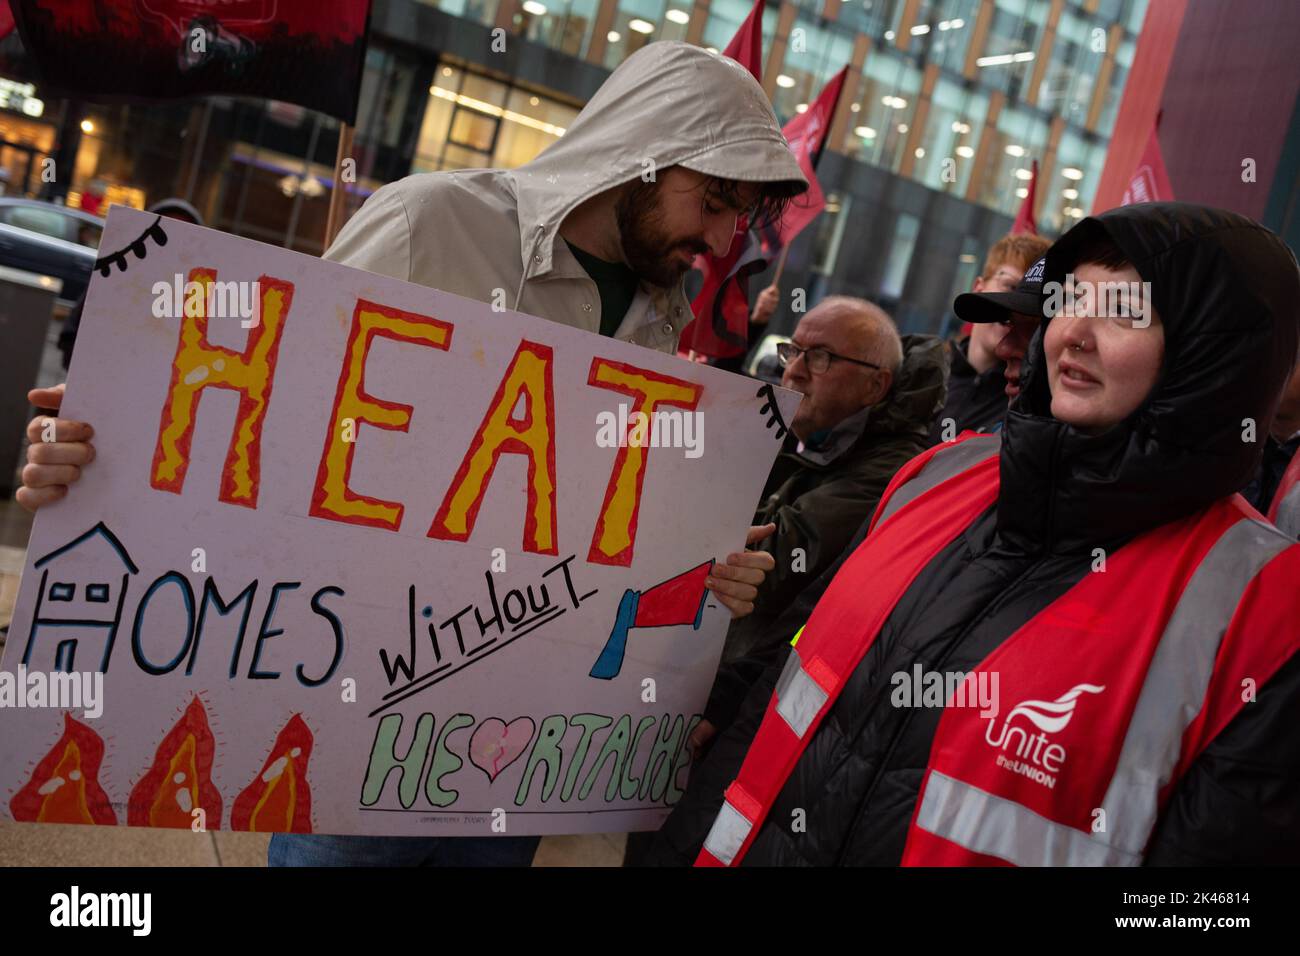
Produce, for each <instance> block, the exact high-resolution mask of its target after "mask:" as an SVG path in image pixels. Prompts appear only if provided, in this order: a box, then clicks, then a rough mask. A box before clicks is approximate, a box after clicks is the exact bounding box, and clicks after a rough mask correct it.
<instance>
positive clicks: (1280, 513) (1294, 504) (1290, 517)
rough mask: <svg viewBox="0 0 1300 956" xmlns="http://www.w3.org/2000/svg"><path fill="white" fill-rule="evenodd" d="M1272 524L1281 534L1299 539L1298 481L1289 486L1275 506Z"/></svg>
mask: <svg viewBox="0 0 1300 956" xmlns="http://www.w3.org/2000/svg"><path fill="white" fill-rule="evenodd" d="M1273 523H1274V524H1275V525H1277V526H1278V528H1279V529H1280V530H1281V531H1282V533H1283V534H1288V535H1290V536H1291V537H1293V538H1300V481H1297V482H1296V483H1295V484H1294V485H1292V486H1291V488H1290V490H1289V491H1287V493H1286V497H1285V498H1283V499H1282V501H1281V503H1280V504H1279V505H1278V506H1277V520H1276V521H1274V522H1273Z"/></svg>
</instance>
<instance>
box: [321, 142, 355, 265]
mask: <svg viewBox="0 0 1300 956" xmlns="http://www.w3.org/2000/svg"><path fill="white" fill-rule="evenodd" d="M355 132H356V130H355V129H354V128H353V127H352V125H351V124H349V123H342V124H340V126H339V151H338V155H337V156H336V157H335V158H334V188H333V190H332V191H331V192H330V206H329V214H328V215H327V216H326V218H325V248H326V249H328V248H329V247H330V244H331V243H333V242H334V237H335V236H337V235H338V234H339V230H340V229H342V228H343V204H344V201H345V200H346V198H347V195H346V192H345V191H344V189H343V162H344V160H346V159H348V154H350V153H351V152H352V136H353V134H354V133H355Z"/></svg>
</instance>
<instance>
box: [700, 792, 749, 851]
mask: <svg viewBox="0 0 1300 956" xmlns="http://www.w3.org/2000/svg"><path fill="white" fill-rule="evenodd" d="M753 828H754V825H753V824H752V823H750V822H749V821H748V820H746V819H745V818H744V816H743V815H742V814H741V812H740V811H739V810H737V809H736V808H735V807H733V806H732V805H731V804H729V803H727V801H725V800H724V801H722V809H721V810H719V811H718V818H717V819H716V820H714V821H713V827H712V829H710V830H709V835H708V837H707V838H706V839H705V841H704V849H706V850H708V851H709V853H710V854H712V855H713V858H714V859H715V860H717V861H718V862H719V863H721V864H722V865H723V866H731V862H732V860H734V859H735V858H736V854H737V853H739V852H740V848H741V847H742V846H744V845H745V841H746V840H747V839H749V831H750V830H752V829H753Z"/></svg>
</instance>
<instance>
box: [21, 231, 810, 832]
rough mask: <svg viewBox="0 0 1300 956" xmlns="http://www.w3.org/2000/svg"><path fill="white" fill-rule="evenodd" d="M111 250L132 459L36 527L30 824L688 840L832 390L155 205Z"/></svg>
mask: <svg viewBox="0 0 1300 956" xmlns="http://www.w3.org/2000/svg"><path fill="white" fill-rule="evenodd" d="M438 241H449V240H448V237H445V236H444V237H438ZM467 241H468V240H467ZM101 253H103V256H102V258H101V260H100V262H99V269H98V271H97V273H96V274H95V275H94V277H93V279H92V282H91V286H90V292H89V298H88V300H87V305H86V309H85V317H84V319H83V323H82V327H81V332H80V334H79V339H78V344H77V352H76V358H75V360H74V362H73V367H72V369H71V375H70V380H69V386H68V392H67V396H66V398H65V400H64V406H63V407H64V414H65V416H66V417H70V418H75V419H82V420H86V421H89V422H91V423H92V424H93V426H94V428H95V447H96V450H97V457H96V459H95V461H94V462H93V463H92V464H91V465H89V466H88V467H87V468H86V469H85V474H84V476H83V479H82V481H81V482H80V483H79V484H78V486H77V487H75V488H74V489H73V492H72V494H70V495H69V497H68V498H67V499H66V500H64V501H62V502H60V503H58V504H56V505H54V506H52V507H49V508H47V509H45V510H43V511H42V512H41V513H40V515H39V516H38V518H37V520H36V524H35V528H34V531H33V534H32V539H31V544H30V546H29V550H28V564H27V566H26V568H25V571H24V574H23V579H22V586H21V591H20V594H19V599H18V604H17V608H16V611H15V615H14V618H13V623H12V625H11V627H10V630H9V636H8V641H7V644H6V647H5V656H4V660H3V671H4V672H5V674H7V675H9V678H10V679H9V682H8V686H9V688H10V694H9V699H8V700H6V698H5V694H4V686H5V685H4V684H3V683H0V797H3V799H4V811H5V812H6V813H7V814H8V815H9V816H11V817H12V818H13V819H15V820H26V821H47V822H80V823H87V824H97V825H124V824H125V825H132V826H157V827H181V828H188V829H200V828H203V829H235V830H260V831H293V832H317V833H357V834H362V833H368V834H412V835H415V834H420V835H433V834H444V835H470V834H477V835H487V834H490V833H509V834H542V833H575V832H584V831H623V830H630V829H646V828H653V827H656V826H658V824H659V823H660V822H661V821H662V819H663V817H664V816H665V815H666V814H667V812H668V808H670V807H671V806H672V804H673V803H674V802H675V801H676V800H677V799H678V797H679V796H680V794H681V792H682V788H683V787H684V785H685V780H686V776H687V773H688V769H689V768H688V764H689V760H690V755H689V753H688V751H687V749H686V748H685V746H684V741H685V740H686V737H687V736H688V734H689V733H690V731H691V730H692V729H693V727H694V726H695V724H696V723H697V722H698V720H699V714H700V709H701V707H702V705H703V703H704V701H705V699H706V696H707V692H708V690H709V688H710V686H711V684H712V681H713V676H714V672H715V669H716V666H717V663H718V658H719V655H720V653H721V647H722V640H723V635H724V632H725V630H726V625H727V621H728V619H729V613H728V612H727V610H726V609H725V608H724V607H722V606H721V604H720V603H719V602H718V601H717V599H716V598H714V597H713V596H712V594H711V592H709V591H707V590H706V589H705V586H704V585H705V579H706V578H707V577H708V574H709V570H710V567H711V566H712V562H713V561H714V560H715V559H718V558H723V557H725V555H726V553H727V552H729V551H734V550H739V549H740V548H741V546H742V544H743V534H744V530H745V528H746V527H747V526H748V524H749V521H750V518H751V517H752V512H753V508H754V505H755V503H756V501H757V499H758V496H759V494H760V493H761V488H762V484H763V481H764V478H765V476H766V475H767V472H768V470H769V468H770V466H771V463H772V460H773V458H774V457H775V455H776V453H777V451H778V450H779V447H780V439H779V436H780V435H781V434H783V431H784V423H785V422H787V421H789V420H790V417H791V415H792V413H793V410H794V407H795V405H796V404H797V402H798V396H797V395H795V394H794V393H791V392H787V391H784V390H780V389H775V390H774V389H772V388H771V387H770V386H767V387H764V388H761V389H760V388H758V387H756V386H757V383H755V382H753V381H751V380H748V379H743V378H740V377H739V376H734V375H730V374H727V373H724V372H720V371H718V370H716V369H712V368H708V367H706V366H701V365H696V364H693V363H689V362H682V361H679V360H678V359H676V358H673V357H671V356H666V355H662V354H660V353H657V352H653V351H650V350H648V349H643V348H640V347H637V346H634V345H629V344H627V343H623V342H617V341H614V340H611V339H608V338H602V337H600V336H596V335H591V334H587V333H583V332H579V331H576V330H574V329H570V328H568V327H566V326H563V325H560V324H557V323H553V322H547V321H544V320H542V319H538V318H534V317H531V316H527V315H521V314H517V313H513V312H497V311H493V309H492V308H491V307H490V306H488V305H485V304H483V303H480V302H474V301H470V300H467V299H462V298H459V297H457V296H453V295H448V294H445V293H441V292H437V291H434V290H431V289H428V288H424V287H421V286H416V285H411V284H408V283H404V282H398V281H394V280H390V279H386V278H382V277H379V276H375V275H372V274H370V273H366V272H361V271H358V270H354V269H349V268H346V267H343V266H340V265H337V264H335V263H330V262H323V261H320V260H317V259H313V258H310V257H308V256H302V255H298V254H296V253H290V252H286V251H283V250H281V249H277V248H273V247H270V246H266V245H262V244H259V243H255V242H251V241H247V240H242V239H237V238H234V237H231V236H226V235H223V234H221V233H218V232H215V231H212V230H208V229H202V228H199V227H195V226H190V225H186V224H180V223H176V222H173V221H170V220H158V219H157V217H155V216H152V215H147V214H144V213H140V212H136V211H134V210H128V209H123V208H120V207H118V208H115V209H114V210H113V212H112V214H111V215H110V216H109V219H108V225H107V227H106V229H105V231H104V237H103V243H102V245H101ZM502 254H503V255H504V254H508V253H507V252H506V251H504V250H503V252H502ZM89 672H95V675H94V676H95V678H96V680H98V681H100V682H101V683H102V700H98V701H89V700H81V701H77V700H70V697H75V696H76V694H77V692H78V691H79V690H80V689H83V688H84V693H85V695H86V696H92V694H93V691H92V688H93V687H94V682H92V681H90V680H89V677H90V676H92V675H91V674H90V673H89ZM98 672H102V677H100V676H98ZM79 675H80V676H82V677H86V678H87V679H86V680H85V681H84V682H80V683H79V682H78V676H79Z"/></svg>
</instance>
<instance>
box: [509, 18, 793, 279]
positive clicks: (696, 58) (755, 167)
mask: <svg viewBox="0 0 1300 956" xmlns="http://www.w3.org/2000/svg"><path fill="white" fill-rule="evenodd" d="M651 163H653V166H651V165H650V164H651ZM670 166H685V167H686V168H687V169H692V170H694V171H696V172H700V173H706V174H708V175H710V176H717V177H720V178H724V179H735V180H741V181H746V182H788V183H790V184H791V188H792V192H796V193H797V192H803V191H804V190H806V189H807V188H808V181H807V179H805V178H804V175H803V172H802V171H801V170H800V169H799V164H798V163H797V162H796V161H795V158H794V154H793V153H791V152H790V147H789V145H788V144H787V143H786V140H785V136H784V135H783V134H782V133H781V126H780V124H779V123H778V122H777V119H776V114H775V113H773V112H772V107H771V104H769V103H768V101H767V95H766V94H765V93H764V92H763V88H762V87H761V86H759V84H758V82H757V81H756V80H755V79H754V77H753V76H751V75H750V73H749V71H748V70H746V69H745V68H744V67H743V66H741V65H740V64H739V63H737V62H736V61H735V60H732V59H730V58H728V57H724V56H721V55H720V54H716V53H710V52H709V51H708V50H705V49H702V48H701V47H697V46H694V45H692V44H689V43H680V42H668V41H661V42H658V43H651V44H648V45H647V46H645V47H643V48H642V49H640V50H638V51H637V52H636V53H634V54H632V55H631V56H630V57H628V58H627V59H626V60H624V61H623V63H622V64H620V65H619V67H618V69H616V70H615V71H614V72H613V73H611V74H610V76H609V78H608V79H606V80H605V82H604V83H603V84H601V87H600V89H598V90H597V91H596V93H595V95H594V96H592V98H591V100H590V101H588V103H587V105H586V106H585V107H583V109H582V112H580V113H579V114H578V115H577V117H576V118H575V119H574V121H573V123H572V124H571V125H570V126H569V127H568V129H566V130H565V133H564V135H563V136H562V137H560V138H559V139H558V140H556V141H555V142H554V143H552V144H551V145H550V146H549V147H547V148H546V149H545V150H544V151H543V152H542V153H541V155H539V156H538V157H537V158H536V159H535V160H533V161H532V162H531V163H527V164H525V165H523V166H520V167H519V168H518V169H515V170H513V171H512V172H511V175H512V177H513V179H514V182H515V189H516V195H517V197H518V206H519V233H520V239H521V242H522V249H521V250H520V251H521V255H522V256H523V265H524V272H525V275H528V276H536V275H541V274H543V273H545V272H548V271H550V269H551V252H552V248H553V247H554V244H555V239H556V235H557V233H558V230H559V227H560V223H561V222H562V221H563V219H564V217H565V216H567V215H568V214H569V213H570V212H572V211H573V209H574V208H575V207H576V206H578V204H579V203H581V202H583V201H584V200H586V199H589V198H591V197H592V196H594V195H596V194H597V193H600V192H603V191H605V190H607V189H610V188H612V187H614V186H619V185H622V184H623V183H626V182H630V181H631V180H633V179H636V178H638V177H639V176H641V175H642V174H643V173H645V172H646V171H647V170H649V169H654V170H656V171H657V170H664V169H667V168H668V167H670Z"/></svg>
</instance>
